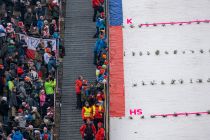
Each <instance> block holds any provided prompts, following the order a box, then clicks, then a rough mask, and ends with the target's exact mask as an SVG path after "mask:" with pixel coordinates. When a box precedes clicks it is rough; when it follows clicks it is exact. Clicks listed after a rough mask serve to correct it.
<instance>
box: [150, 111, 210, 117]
mask: <svg viewBox="0 0 210 140" xmlns="http://www.w3.org/2000/svg"><path fill="white" fill-rule="evenodd" d="M209 113H210V112H181V113H173V114H154V115H151V116H156V117H158V116H160V117H162V116H174V115H177V116H186V115H196V114H209Z"/></svg>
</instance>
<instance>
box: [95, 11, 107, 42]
mask: <svg viewBox="0 0 210 140" xmlns="http://www.w3.org/2000/svg"><path fill="white" fill-rule="evenodd" d="M105 24H106V23H105V15H104V12H101V13H100V16H98V18H97V20H96V33H95V35H94V36H93V38H98V36H99V31H101V30H105V26H106V25H105Z"/></svg>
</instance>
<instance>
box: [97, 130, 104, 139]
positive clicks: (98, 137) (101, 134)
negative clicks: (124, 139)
mask: <svg viewBox="0 0 210 140" xmlns="http://www.w3.org/2000/svg"><path fill="white" fill-rule="evenodd" d="M104 137H105V130H104V128H100V129H99V130H98V132H97V133H96V140H104Z"/></svg>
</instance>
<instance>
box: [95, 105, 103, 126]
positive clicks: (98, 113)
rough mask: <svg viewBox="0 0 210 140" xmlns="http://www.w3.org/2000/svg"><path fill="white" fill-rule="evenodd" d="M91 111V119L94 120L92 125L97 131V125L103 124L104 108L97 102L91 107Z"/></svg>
mask: <svg viewBox="0 0 210 140" xmlns="http://www.w3.org/2000/svg"><path fill="white" fill-rule="evenodd" d="M92 109H93V118H94V125H95V126H96V129H97V130H98V125H97V124H98V123H99V122H101V123H102V122H103V121H104V120H103V119H104V118H103V117H104V108H103V106H102V105H101V104H100V103H99V102H97V103H96V104H95V105H93V106H92Z"/></svg>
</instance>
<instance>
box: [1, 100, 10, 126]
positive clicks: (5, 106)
mask: <svg viewBox="0 0 210 140" xmlns="http://www.w3.org/2000/svg"><path fill="white" fill-rule="evenodd" d="M0 111H1V114H2V116H3V123H4V124H5V125H7V123H8V112H9V104H8V102H7V97H2V99H1V103H0Z"/></svg>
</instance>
